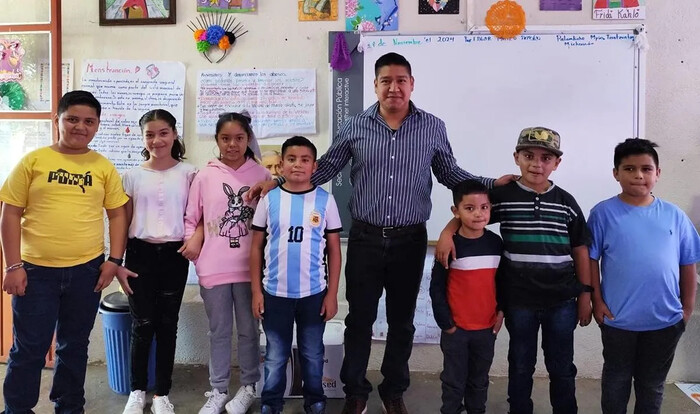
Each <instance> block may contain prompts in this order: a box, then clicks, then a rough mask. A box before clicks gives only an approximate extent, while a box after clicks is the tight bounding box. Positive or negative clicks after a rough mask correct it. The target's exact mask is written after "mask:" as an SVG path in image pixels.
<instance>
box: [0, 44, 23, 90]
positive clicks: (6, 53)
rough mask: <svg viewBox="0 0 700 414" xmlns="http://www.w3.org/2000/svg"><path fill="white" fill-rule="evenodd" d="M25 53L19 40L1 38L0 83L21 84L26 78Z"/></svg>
mask: <svg viewBox="0 0 700 414" xmlns="http://www.w3.org/2000/svg"><path fill="white" fill-rule="evenodd" d="M24 53H25V51H24V48H23V47H22V42H21V41H20V40H19V39H8V38H0V82H13V81H14V82H19V81H21V80H22V79H23V78H24V73H23V72H22V58H23V57H24Z"/></svg>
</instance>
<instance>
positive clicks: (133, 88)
mask: <svg viewBox="0 0 700 414" xmlns="http://www.w3.org/2000/svg"><path fill="white" fill-rule="evenodd" d="M81 87H82V89H84V90H86V91H89V92H92V94H93V95H95V97H96V98H97V99H98V100H99V101H100V103H101V104H102V116H101V117H100V129H99V131H98V132H97V135H96V136H95V138H94V139H93V140H92V143H91V144H90V148H92V149H93V150H95V151H97V152H99V153H101V154H102V155H104V156H106V157H107V158H109V160H110V161H112V163H114V165H115V167H117V170H118V171H119V172H120V173H123V172H125V171H126V170H128V169H130V168H132V167H135V166H137V165H139V164H140V163H141V162H142V161H143V158H142V157H141V150H142V149H143V140H142V138H141V128H140V127H139V119H140V118H141V116H142V115H143V114H145V113H146V112H148V111H150V110H152V109H165V110H167V111H169V112H170V113H171V114H173V116H174V117H175V119H177V120H178V123H177V129H178V131H183V127H182V120H183V119H184V116H185V115H184V106H185V105H184V103H185V65H183V64H182V63H180V62H154V61H143V60H86V61H85V63H84V64H83V68H82V83H81Z"/></svg>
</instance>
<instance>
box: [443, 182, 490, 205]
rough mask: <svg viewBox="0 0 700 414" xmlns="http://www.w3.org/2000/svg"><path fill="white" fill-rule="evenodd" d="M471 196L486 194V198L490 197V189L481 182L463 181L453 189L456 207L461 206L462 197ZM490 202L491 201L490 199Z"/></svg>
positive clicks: (453, 199)
mask: <svg viewBox="0 0 700 414" xmlns="http://www.w3.org/2000/svg"><path fill="white" fill-rule="evenodd" d="M469 194H486V196H487V197H489V189H488V187H486V185H484V184H483V183H482V182H481V181H477V180H465V181H462V182H461V183H459V184H457V185H456V186H454V188H452V201H454V204H455V207H457V206H459V203H460V202H461V201H462V197H464V196H466V195H469ZM489 201H491V198H490V197H489Z"/></svg>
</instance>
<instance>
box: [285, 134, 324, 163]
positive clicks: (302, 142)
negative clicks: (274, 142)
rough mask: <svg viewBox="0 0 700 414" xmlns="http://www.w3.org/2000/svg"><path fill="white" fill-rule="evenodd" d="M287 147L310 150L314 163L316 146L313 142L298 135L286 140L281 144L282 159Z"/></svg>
mask: <svg viewBox="0 0 700 414" xmlns="http://www.w3.org/2000/svg"><path fill="white" fill-rule="evenodd" d="M289 147H307V148H309V149H310V150H311V153H312V154H313V156H314V161H316V146H315V145H314V143H313V142H311V141H309V139H308V138H306V137H302V136H300V135H295V136H293V137H291V138H289V139H288V140H286V141H284V144H282V159H284V153H285V152H287V148H289Z"/></svg>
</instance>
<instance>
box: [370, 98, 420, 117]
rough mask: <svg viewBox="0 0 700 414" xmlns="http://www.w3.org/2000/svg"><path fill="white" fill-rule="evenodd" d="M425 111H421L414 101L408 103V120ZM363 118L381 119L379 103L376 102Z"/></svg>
mask: <svg viewBox="0 0 700 414" xmlns="http://www.w3.org/2000/svg"><path fill="white" fill-rule="evenodd" d="M422 113H423V110H422V109H419V108H418V107H417V106H416V105H415V104H414V103H413V101H408V115H407V116H406V118H408V117H409V116H411V115H413V114H419V115H420V114H422ZM361 116H365V117H369V118H374V119H378V118H379V101H377V102H375V103H374V104H373V105H372V106H370V107H369V108H367V109H366V110H365V111H364V112H363V113H362V115H361Z"/></svg>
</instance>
